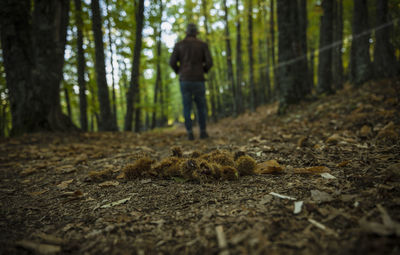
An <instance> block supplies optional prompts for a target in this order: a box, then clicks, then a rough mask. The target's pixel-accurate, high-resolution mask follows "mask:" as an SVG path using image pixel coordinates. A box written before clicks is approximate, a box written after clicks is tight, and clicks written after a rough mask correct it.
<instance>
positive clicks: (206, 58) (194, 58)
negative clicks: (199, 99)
mask: <svg viewBox="0 0 400 255" xmlns="http://www.w3.org/2000/svg"><path fill="white" fill-rule="evenodd" d="M178 62H179V65H178ZM170 65H171V66H172V68H173V69H174V71H175V72H176V73H177V74H179V79H180V80H181V81H204V73H207V72H208V70H209V69H210V68H211V66H212V59H211V54H210V51H209V49H208V46H207V44H206V43H205V42H203V41H201V40H199V39H197V38H196V37H192V36H188V37H186V38H185V39H184V40H182V41H180V42H178V43H177V44H176V45H175V48H174V52H173V53H172V55H171V59H170Z"/></svg>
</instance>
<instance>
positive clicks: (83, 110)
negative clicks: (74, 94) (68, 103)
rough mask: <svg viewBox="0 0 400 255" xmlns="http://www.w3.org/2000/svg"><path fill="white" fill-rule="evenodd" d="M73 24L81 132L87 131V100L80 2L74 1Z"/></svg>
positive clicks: (78, 0)
mask: <svg viewBox="0 0 400 255" xmlns="http://www.w3.org/2000/svg"><path fill="white" fill-rule="evenodd" d="M75 22H76V29H77V34H78V36H77V40H76V43H77V46H76V47H77V49H78V55H77V62H78V85H79V112H80V123H81V129H82V130H83V131H87V130H88V120H87V100H86V82H85V52H84V50H83V33H82V28H83V21H82V3H81V0H75Z"/></svg>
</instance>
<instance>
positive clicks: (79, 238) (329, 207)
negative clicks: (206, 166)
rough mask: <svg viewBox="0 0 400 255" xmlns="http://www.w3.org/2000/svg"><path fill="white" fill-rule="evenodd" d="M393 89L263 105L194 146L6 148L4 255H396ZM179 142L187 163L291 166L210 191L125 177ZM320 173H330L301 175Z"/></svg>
mask: <svg viewBox="0 0 400 255" xmlns="http://www.w3.org/2000/svg"><path fill="white" fill-rule="evenodd" d="M396 86H398V84H397V85H396V84H390V83H389V82H386V83H382V84H370V85H368V86H364V87H363V88H362V89H360V90H350V89H347V90H344V91H341V92H340V93H338V94H337V95H334V96H331V97H327V98H324V99H322V100H319V101H315V102H311V103H304V104H302V105H299V106H296V107H295V108H293V109H291V113H290V114H288V115H287V116H284V117H277V116H276V115H275V111H276V107H275V106H274V105H272V106H266V107H262V108H260V109H258V111H257V112H256V113H253V114H251V115H249V114H247V115H244V116H241V117H240V118H237V119H225V120H222V121H220V122H219V123H218V124H215V125H211V126H210V129H209V133H210V135H211V137H212V138H211V139H207V140H196V141H194V142H190V141H187V140H186V135H185V133H184V131H183V129H182V128H176V129H170V130H162V131H153V132H148V133H144V134H141V135H137V134H133V133H116V134H112V133H100V134H99V133H97V134H73V135H65V134H56V135H54V134H51V135H50V134H36V135H29V136H24V137H20V138H16V139H7V140H5V141H2V142H1V143H0V169H1V170H0V179H1V182H0V203H1V212H0V219H1V220H0V242H1V243H0V247H1V248H0V253H2V254H30V253H32V252H36V253H39V254H57V253H60V254H68V253H73V254H159V253H165V254H217V253H218V254H267V253H268V254H310V253H311V254H317V253H318V254H320V253H322V254H399V253H400V242H399V241H400V225H399V222H400V196H399V194H400V142H399V141H400V139H399V134H400V133H399V131H400V129H399V123H400V114H399V110H398V108H396V107H398V105H399V99H398V98H397V97H396V92H397V91H396V88H395V87H396ZM174 146H179V147H181V148H182V150H183V152H184V157H188V156H189V155H190V154H191V153H192V152H193V151H200V152H201V153H207V152H210V151H212V150H215V149H220V150H221V149H223V150H226V151H229V152H232V153H235V152H238V151H242V152H245V153H246V154H248V155H250V156H252V157H253V158H254V159H255V160H256V161H257V163H263V162H265V161H268V160H276V161H277V162H278V163H279V165H280V166H282V168H283V171H282V173H281V174H263V175H251V176H243V177H240V178H239V179H238V180H235V181H224V180H219V181H211V182H205V183H198V182H192V181H184V180H183V179H180V178H174V179H160V178H139V179H135V180H127V179H125V178H123V177H122V176H121V173H122V170H123V168H124V167H125V166H126V165H128V164H130V163H133V162H135V160H137V159H138V158H141V157H143V156H144V155H147V156H150V157H152V158H153V159H154V160H156V161H159V160H161V159H163V158H165V157H167V156H170V155H171V147H174ZM311 166H321V167H326V168H324V169H325V170H326V169H327V170H326V171H328V172H329V175H327V174H323V175H321V174H298V173H295V172H296V169H298V168H305V167H311ZM104 170H107V171H108V172H107V174H106V175H104V176H101V177H99V180H95V179H93V176H92V178H91V175H90V172H91V171H97V173H98V172H100V171H104ZM279 195H283V196H288V197H283V198H282V197H279ZM295 204H297V205H298V206H299V205H300V204H301V205H302V206H301V207H299V208H297V209H299V210H300V211H299V212H297V213H294V209H295V208H294V207H295Z"/></svg>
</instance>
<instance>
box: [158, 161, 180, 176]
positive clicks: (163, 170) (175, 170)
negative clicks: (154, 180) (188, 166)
mask: <svg viewBox="0 0 400 255" xmlns="http://www.w3.org/2000/svg"><path fill="white" fill-rule="evenodd" d="M182 160H183V159H181V158H178V157H168V158H165V159H163V160H162V161H161V162H159V163H157V164H156V165H155V166H154V167H153V169H152V171H151V172H152V173H153V175H155V176H160V177H179V176H180V171H179V166H180V163H181V161H182Z"/></svg>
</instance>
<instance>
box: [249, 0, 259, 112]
mask: <svg viewBox="0 0 400 255" xmlns="http://www.w3.org/2000/svg"><path fill="white" fill-rule="evenodd" d="M252 3H253V1H252V0H250V1H249V6H248V10H247V25H248V27H247V28H248V30H249V38H248V41H247V51H248V54H249V85H250V110H251V111H252V112H254V111H255V110H256V107H257V95H256V93H257V91H256V84H255V82H254V56H253V46H254V44H253V4H252Z"/></svg>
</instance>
